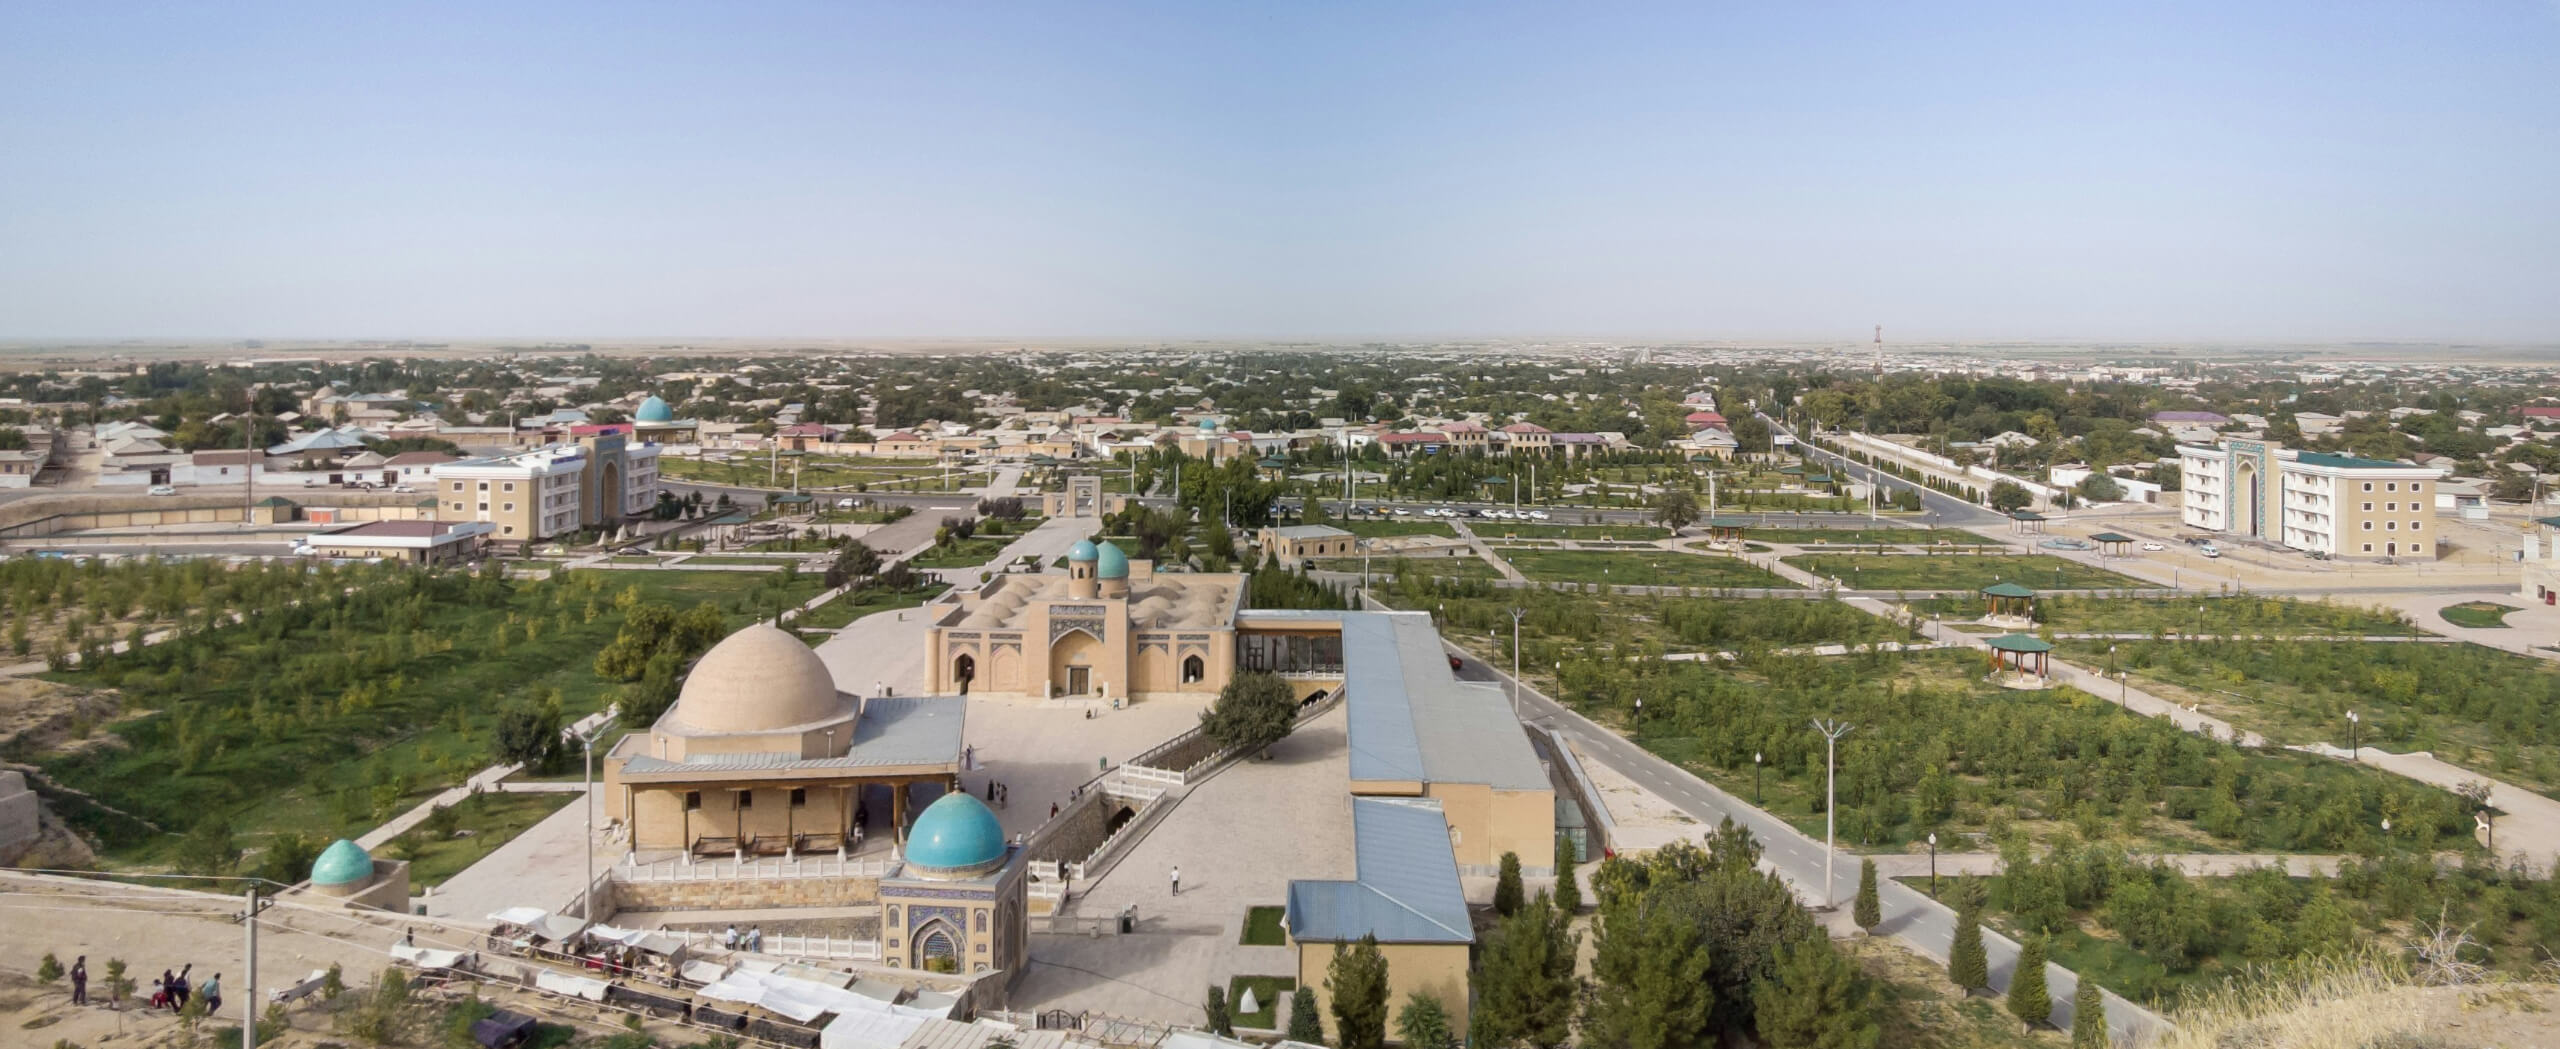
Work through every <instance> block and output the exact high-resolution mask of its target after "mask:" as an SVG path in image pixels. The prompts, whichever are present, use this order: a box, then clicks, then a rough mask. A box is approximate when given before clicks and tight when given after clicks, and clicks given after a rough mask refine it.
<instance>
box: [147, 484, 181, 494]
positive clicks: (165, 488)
mask: <svg viewBox="0 0 2560 1049" xmlns="http://www.w3.org/2000/svg"><path fill="white" fill-rule="evenodd" d="M151 494H153V495H176V494H178V489H177V486H175V485H166V484H155V485H152V486H151Z"/></svg>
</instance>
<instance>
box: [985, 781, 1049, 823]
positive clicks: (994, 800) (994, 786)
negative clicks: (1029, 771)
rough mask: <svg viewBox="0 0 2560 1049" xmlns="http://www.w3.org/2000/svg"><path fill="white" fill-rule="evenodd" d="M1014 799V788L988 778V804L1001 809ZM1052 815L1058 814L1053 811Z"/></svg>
mask: <svg viewBox="0 0 2560 1049" xmlns="http://www.w3.org/2000/svg"><path fill="white" fill-rule="evenodd" d="M1012 800H1013V789H1012V788H1010V787H1007V786H1005V785H1004V784H1002V783H998V782H996V781H994V780H988V781H987V804H988V805H990V806H992V807H995V808H999V809H1001V808H1003V807H1005V805H1006V803H1008V802H1011V801H1012ZM1051 815H1056V813H1051Z"/></svg>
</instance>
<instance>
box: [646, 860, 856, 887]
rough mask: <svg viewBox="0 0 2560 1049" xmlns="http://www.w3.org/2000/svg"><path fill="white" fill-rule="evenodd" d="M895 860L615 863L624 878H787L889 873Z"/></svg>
mask: <svg viewBox="0 0 2560 1049" xmlns="http://www.w3.org/2000/svg"><path fill="white" fill-rule="evenodd" d="M893 862H894V861H892V860H885V859H844V860H840V859H836V858H834V857H824V858H812V859H800V860H777V859H762V860H687V859H671V860H658V861H656V862H652V863H637V862H633V861H632V860H630V859H628V858H626V859H624V860H623V861H622V862H621V863H617V864H615V865H614V867H613V880H615V881H622V882H685V881H784V880H793V879H800V878H880V877H886V876H887V875H888V873H889V867H890V866H891V865H892V863H893Z"/></svg>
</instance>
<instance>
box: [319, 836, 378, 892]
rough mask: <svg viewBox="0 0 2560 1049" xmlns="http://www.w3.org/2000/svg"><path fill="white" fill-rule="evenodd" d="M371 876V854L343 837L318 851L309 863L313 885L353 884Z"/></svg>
mask: <svg viewBox="0 0 2560 1049" xmlns="http://www.w3.org/2000/svg"><path fill="white" fill-rule="evenodd" d="M372 877H373V856H372V855H371V854H369V853H367V852H365V851H364V846H362V845H358V844H356V843H355V842H352V841H348V840H347V839H345V838H340V839H338V840H337V843H336V844H333V845H331V846H329V847H328V849H327V850H325V851H323V852H321V853H320V859H319V860H318V861H317V862H314V863H313V864H312V865H311V884H313V885H354V884H356V883H358V882H362V881H366V880H368V879H370V878H372Z"/></svg>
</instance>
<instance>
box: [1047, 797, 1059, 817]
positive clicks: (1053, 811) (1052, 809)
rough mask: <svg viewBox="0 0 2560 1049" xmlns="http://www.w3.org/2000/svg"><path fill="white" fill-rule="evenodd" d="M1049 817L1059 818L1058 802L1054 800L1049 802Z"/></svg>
mask: <svg viewBox="0 0 2560 1049" xmlns="http://www.w3.org/2000/svg"><path fill="white" fill-rule="evenodd" d="M1049 818H1050V819H1057V818H1058V803H1057V802H1054V801H1053V802H1050V803H1049Z"/></svg>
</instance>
